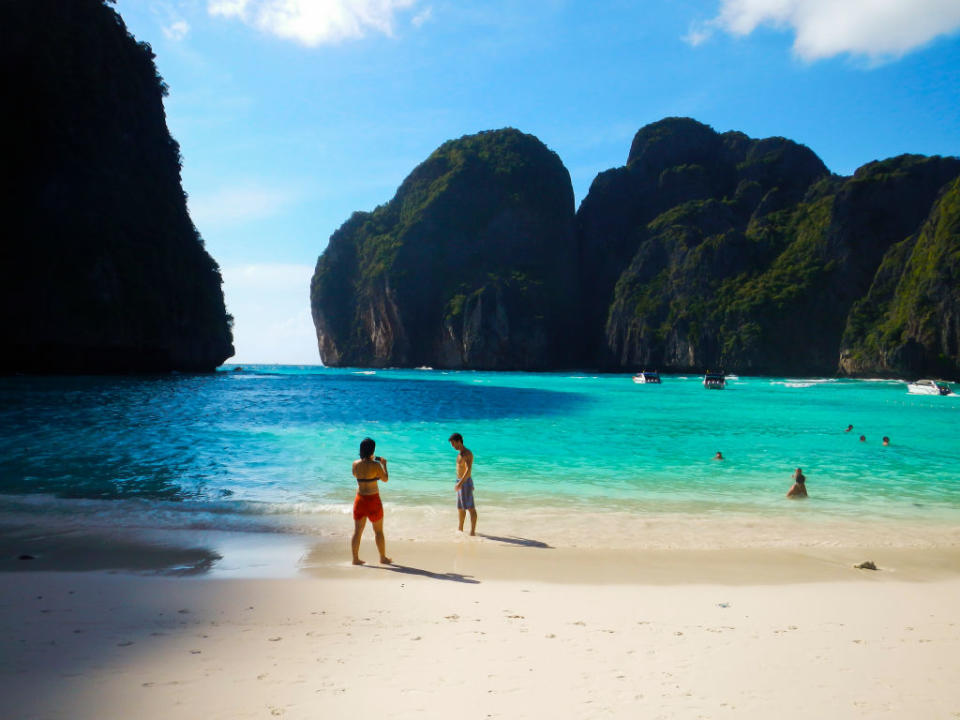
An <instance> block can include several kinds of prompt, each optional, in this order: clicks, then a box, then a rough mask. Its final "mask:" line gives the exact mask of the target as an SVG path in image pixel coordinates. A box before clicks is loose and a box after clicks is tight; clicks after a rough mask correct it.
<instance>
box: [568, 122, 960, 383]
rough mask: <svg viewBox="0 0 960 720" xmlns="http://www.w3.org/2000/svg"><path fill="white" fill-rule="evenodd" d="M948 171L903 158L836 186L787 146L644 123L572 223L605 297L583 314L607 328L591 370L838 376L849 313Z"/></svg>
mask: <svg viewBox="0 0 960 720" xmlns="http://www.w3.org/2000/svg"><path fill="white" fill-rule="evenodd" d="M957 174H960V161H958V160H957V159H955V158H939V157H933V158H925V157H920V156H902V157H898V158H892V159H890V160H886V161H883V162H877V163H871V164H869V165H866V166H864V167H863V168H861V169H860V170H858V171H857V173H856V174H855V175H854V176H853V177H852V178H840V177H836V176H832V175H830V174H829V173H828V172H827V170H826V168H825V167H824V166H823V164H822V163H821V162H820V161H819V159H817V158H816V156H815V155H814V154H813V153H812V152H811V151H810V150H808V149H807V148H805V147H803V146H800V145H797V144H795V143H792V142H790V141H788V140H784V139H782V138H771V139H766V140H752V139H750V138H747V137H746V136H744V135H742V134H740V133H725V134H723V135H718V134H716V133H713V131H712V130H710V129H709V128H707V127H706V126H702V125H700V124H699V123H695V122H694V121H691V120H684V119H668V120H665V121H662V122H661V123H655V124H654V125H653V126H649V127H647V128H644V129H643V130H641V131H640V132H639V133H638V135H637V139H635V141H634V143H633V148H632V149H631V154H630V159H629V161H628V165H627V167H626V168H622V169H620V170H616V171H612V172H611V173H610V174H609V176H608V177H609V178H611V179H612V182H610V181H608V183H609V184H607V185H604V184H598V183H594V186H593V187H592V188H591V191H590V196H588V198H587V199H585V200H584V203H583V205H582V206H581V209H580V213H579V214H578V228H579V230H580V239H581V243H582V244H581V259H582V265H583V266H584V267H589V266H590V260H591V258H594V257H599V258H601V264H598V265H595V266H594V268H593V270H592V272H591V273H590V274H589V275H588V276H587V277H590V278H591V282H594V284H595V285H596V284H597V283H596V282H595V278H602V279H603V282H602V283H599V286H600V287H599V292H601V293H605V294H602V295H601V296H600V297H595V298H594V304H593V307H591V308H590V311H591V312H592V316H591V317H588V318H587V320H586V328H587V331H588V332H589V331H590V330H592V329H596V328H603V331H604V334H603V338H602V340H601V342H599V343H596V344H595V346H596V347H598V348H599V349H600V352H599V354H598V355H597V356H595V357H594V358H593V360H594V364H597V365H601V366H603V367H606V368H609V369H628V368H636V367H639V366H648V367H659V368H669V369H675V370H696V371H702V370H704V369H707V368H726V369H728V370H731V371H736V372H741V373H753V374H802V375H811V374H815V375H831V374H834V373H836V372H837V369H838V358H839V356H840V342H841V337H842V336H843V333H844V327H845V324H846V322H847V315H848V313H849V311H850V309H851V307H852V306H853V304H854V303H855V302H856V301H857V300H859V299H860V298H862V297H863V296H864V295H865V294H866V293H867V291H868V289H869V288H870V285H871V283H872V282H873V279H874V276H875V274H876V272H877V270H878V267H879V266H880V263H881V260H882V259H883V256H884V253H886V252H887V250H888V249H889V248H891V247H892V246H893V245H894V244H896V243H898V242H900V241H901V240H903V239H904V238H905V237H907V236H908V235H909V234H911V233H913V232H915V231H916V229H917V228H918V226H919V225H920V223H921V222H922V221H923V219H924V218H925V217H926V216H927V214H928V213H929V211H930V207H931V205H932V204H933V202H934V199H935V198H936V197H937V194H938V193H939V192H940V189H941V187H942V186H943V185H944V183H945V182H947V181H948V180H950V179H951V178H953V177H956V176H957ZM602 177H603V176H602V175H601V178H602ZM599 180H600V178H598V181H599ZM611 185H612V186H613V187H611ZM594 195H596V197H592V196H594ZM598 208H599V209H600V210H599V212H598ZM611 214H613V220H611ZM597 215H600V216H601V219H600V221H599V222H598V221H597ZM612 228H614V230H611V229H612ZM611 258H616V259H615V260H613V259H611ZM618 266H619V267H620V268H621V269H620V270H619V272H618ZM588 337H589V336H588Z"/></svg>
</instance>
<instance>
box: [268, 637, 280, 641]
mask: <svg viewBox="0 0 960 720" xmlns="http://www.w3.org/2000/svg"><path fill="white" fill-rule="evenodd" d="M267 640H269V641H270V642H280V641H281V640H283V638H282V637H275V638H267Z"/></svg>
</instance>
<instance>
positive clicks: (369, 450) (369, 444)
mask: <svg viewBox="0 0 960 720" xmlns="http://www.w3.org/2000/svg"><path fill="white" fill-rule="evenodd" d="M376 449H377V444H376V443H375V442H374V441H373V440H371V439H370V438H364V439H363V440H361V441H360V459H361V460H366V459H368V458H369V457H371V456H372V455H373V451H374V450H376Z"/></svg>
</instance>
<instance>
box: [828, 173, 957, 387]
mask: <svg viewBox="0 0 960 720" xmlns="http://www.w3.org/2000/svg"><path fill="white" fill-rule="evenodd" d="M840 371H841V372H842V373H845V374H848V375H883V376H890V375H897V376H904V375H905V376H918V375H922V376H933V377H950V378H957V377H960V179H956V180H954V181H952V182H950V183H948V185H947V186H946V188H945V189H944V191H943V193H942V194H941V196H940V197H939V198H938V200H937V201H936V203H935V204H934V206H933V209H932V210H931V211H930V214H929V216H928V217H927V219H926V221H925V222H924V223H923V225H922V227H921V228H920V231H919V232H918V233H916V234H914V235H911V236H910V237H908V238H906V239H905V240H902V241H901V242H899V243H896V244H894V245H893V246H891V247H890V249H889V250H887V252H886V254H885V255H884V258H883V261H882V263H881V264H880V268H879V269H878V271H877V273H876V274H875V276H874V278H873V282H872V284H871V286H870V289H869V291H868V292H867V294H866V296H865V297H864V298H862V299H861V300H859V301H857V302H856V303H855V305H854V306H853V309H852V310H851V312H850V314H849V317H848V319H847V324H846V329H845V332H844V335H843V340H842V343H841V354H840Z"/></svg>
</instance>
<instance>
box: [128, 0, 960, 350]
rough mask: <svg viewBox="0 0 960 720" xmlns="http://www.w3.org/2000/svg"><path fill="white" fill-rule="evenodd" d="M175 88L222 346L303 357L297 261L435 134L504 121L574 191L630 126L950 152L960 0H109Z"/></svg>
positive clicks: (615, 159)
mask: <svg viewBox="0 0 960 720" xmlns="http://www.w3.org/2000/svg"><path fill="white" fill-rule="evenodd" d="M116 7H117V9H118V11H119V12H120V14H121V15H122V16H123V18H124V20H125V22H126V23H127V26H128V28H129V29H130V31H131V32H132V33H133V35H134V36H135V37H136V38H137V39H138V40H141V41H146V42H149V43H150V44H151V45H152V46H153V49H154V52H155V53H156V55H157V60H156V63H157V67H158V69H159V71H160V74H161V75H162V76H163V77H164V79H165V80H166V82H167V83H168V85H169V86H170V95H169V97H168V98H167V100H166V110H167V123H168V125H169V127H170V131H171V133H172V135H173V136H174V138H175V139H176V140H177V141H178V142H179V143H180V147H181V152H182V154H183V157H184V167H183V185H184V190H185V191H186V192H187V194H188V195H189V198H190V212H191V215H192V217H193V220H194V222H195V224H196V225H197V227H198V229H199V230H200V233H201V235H202V236H203V238H204V241H205V242H206V245H207V249H208V250H209V252H210V254H211V255H213V257H214V258H215V259H216V260H217V262H218V263H219V264H220V266H221V269H222V270H223V275H224V293H225V296H226V300H227V306H228V310H229V311H230V312H231V313H232V314H233V315H234V317H235V327H234V336H235V345H236V348H237V355H236V356H235V358H234V359H233V360H232V362H240V363H255V362H274V363H293V364H301V363H310V364H314V363H319V355H318V352H317V348H316V338H315V335H314V331H313V325H312V322H311V320H310V309H309V280H310V276H311V274H312V272H313V266H314V265H315V263H316V260H317V256H318V255H319V254H320V253H321V252H322V251H323V249H324V248H325V247H326V244H327V240H328V238H329V237H330V235H331V234H332V233H333V232H334V231H335V230H336V229H337V228H338V227H339V226H340V225H341V224H342V223H343V222H344V221H345V220H346V219H347V218H348V217H349V216H350V214H351V213H352V212H353V211H355V210H372V209H373V208H374V207H376V206H377V205H379V204H382V203H384V202H387V201H388V200H389V199H390V198H391V197H392V196H393V194H394V192H395V191H396V189H397V187H398V186H399V185H400V183H401V182H402V181H403V179H404V178H405V177H406V176H407V174H408V173H409V172H410V171H411V170H413V168H414V167H415V166H416V165H417V164H418V163H420V162H421V161H423V160H424V159H425V158H426V157H427V156H428V155H429V154H430V153H431V152H432V151H433V150H434V149H435V148H436V147H437V146H439V145H440V144H441V143H443V142H444V141H446V140H448V139H450V138H455V137H459V136H461V135H465V134H470V133H474V132H478V131H480V130H487V129H491V128H500V127H506V126H511V127H516V128H519V129H520V130H522V131H524V132H528V133H531V134H533V135H536V136H537V137H539V138H540V139H541V140H542V141H543V142H544V143H546V145H547V146H548V147H550V148H551V149H552V150H554V151H556V152H557V153H558V154H559V155H560V157H561V159H562V160H563V162H564V164H565V165H566V166H567V169H568V170H569V171H570V176H571V180H572V181H573V188H574V193H575V194H576V201H577V203H578V204H579V202H580V201H581V200H582V199H583V197H584V195H585V194H586V193H587V191H588V190H589V187H590V183H591V181H592V180H593V178H594V177H595V176H596V174H597V173H598V172H601V171H603V170H606V169H608V168H611V167H616V166H619V165H622V164H623V163H624V162H625V161H626V157H627V152H628V150H629V148H630V141H631V140H632V138H633V135H634V133H635V132H636V131H637V130H638V129H639V128H640V127H642V126H643V125H645V124H647V123H650V122H654V121H656V120H659V119H661V118H663V117H666V116H671V115H682V116H690V117H693V118H696V119H697V120H700V121H701V122H705V123H707V124H709V125H711V126H713V127H714V128H715V129H716V130H718V131H721V132H723V131H726V130H740V131H742V132H745V133H747V134H748V135H751V136H753V137H767V136H771V135H781V136H785V137H788V138H791V139H793V140H796V141H798V142H801V143H804V144H806V145H808V146H809V147H810V148H811V149H812V150H813V151H814V152H816V153H817V154H818V155H819V156H820V157H821V158H822V159H823V161H824V162H825V163H826V164H827V166H828V167H829V168H830V169H831V170H833V171H834V172H837V173H840V174H850V173H852V172H853V171H854V170H855V169H856V168H857V167H859V166H860V165H862V164H864V163H866V162H869V161H871V160H876V159H880V158H885V157H890V156H892V155H897V154H900V153H904V152H916V153H923V154H931V155H932V154H940V155H957V154H960V1H958V0H884V2H877V0H703V1H701V2H694V1H693V0H633V1H632V2H631V1H628V0H595V1H594V2H582V1H579V0H488V1H487V2H476V3H475V2H470V1H464V2H446V1H445V0H118V2H117V4H116Z"/></svg>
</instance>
